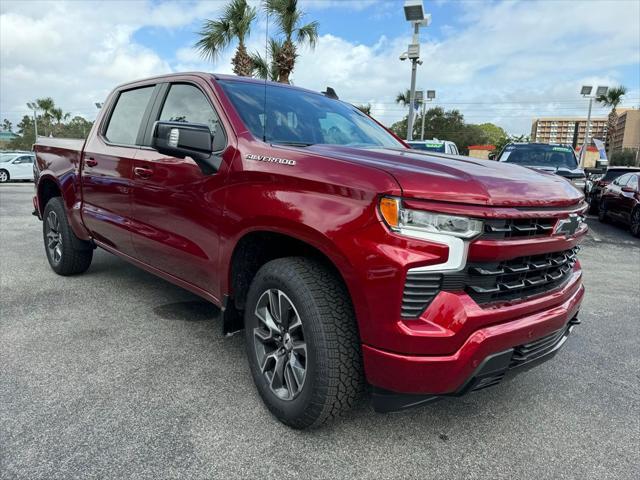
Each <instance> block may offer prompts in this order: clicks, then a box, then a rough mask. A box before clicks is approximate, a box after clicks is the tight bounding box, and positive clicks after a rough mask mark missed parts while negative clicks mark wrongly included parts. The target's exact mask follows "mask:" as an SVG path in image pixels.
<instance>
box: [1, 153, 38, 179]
mask: <svg viewBox="0 0 640 480" xmlns="http://www.w3.org/2000/svg"><path fill="white" fill-rule="evenodd" d="M34 160H35V156H34V154H32V153H28V154H17V155H13V154H12V155H2V157H1V158H0V183H5V182H8V181H10V180H33V162H34Z"/></svg>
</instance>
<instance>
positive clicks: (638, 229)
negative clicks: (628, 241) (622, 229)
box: [629, 206, 640, 237]
mask: <svg viewBox="0 0 640 480" xmlns="http://www.w3.org/2000/svg"><path fill="white" fill-rule="evenodd" d="M629 227H630V228H629V229H630V230H631V234H632V235H633V236H634V237H640V206H638V207H636V208H634V209H633V212H631V223H630V225H629Z"/></svg>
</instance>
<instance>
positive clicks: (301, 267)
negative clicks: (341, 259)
mask: <svg viewBox="0 0 640 480" xmlns="http://www.w3.org/2000/svg"><path fill="white" fill-rule="evenodd" d="M245 341H246V347H247V355H248V357H249V367H250V369H251V374H252V376H253V379H254V381H255V383H256V387H257V389H258V392H259V394H260V396H261V397H262V400H263V401H264V403H265V404H266V406H267V408H268V409H269V410H270V411H271V413H272V414H273V415H274V416H275V417H276V418H277V419H278V420H280V421H281V422H283V423H285V424H287V425H289V426H291V427H293V428H308V427H317V426H320V425H322V424H323V423H325V422H326V421H328V420H330V419H332V418H333V417H336V416H338V415H340V414H341V413H343V412H344V411H346V410H348V409H349V408H350V407H351V406H352V405H353V404H354V403H355V401H356V400H357V398H358V396H359V395H360V393H361V392H362V389H363V385H364V382H363V374H362V361H361V353H360V340H359V336H358V330H357V326H356V321H355V316H354V314H353V308H352V306H351V301H350V299H349V296H348V293H347V291H346V288H345V287H344V285H343V283H342V281H341V280H340V279H339V278H337V276H336V275H335V274H334V273H333V272H332V271H330V270H329V269H328V268H327V267H325V266H324V265H323V264H321V263H319V262H316V261H314V260H311V259H307V258H300V257H291V258H281V259H276V260H273V261H271V262H269V263H267V264H265V265H264V266H263V267H262V268H261V269H260V270H259V271H258V273H257V274H256V277H255V278H254V280H253V282H252V284H251V287H250V289H249V294H248V297H247V308H246V310H245Z"/></svg>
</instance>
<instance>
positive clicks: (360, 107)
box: [354, 103, 371, 115]
mask: <svg viewBox="0 0 640 480" xmlns="http://www.w3.org/2000/svg"><path fill="white" fill-rule="evenodd" d="M354 107H356V108H357V109H358V110H360V111H361V112H362V113H365V114H367V115H371V104H370V103H367V104H366V105H354Z"/></svg>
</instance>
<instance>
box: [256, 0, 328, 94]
mask: <svg viewBox="0 0 640 480" xmlns="http://www.w3.org/2000/svg"><path fill="white" fill-rule="evenodd" d="M265 9H266V11H267V14H269V15H273V16H274V17H275V19H276V20H275V21H276V23H277V25H278V28H279V29H280V34H282V35H283V36H284V41H283V42H282V48H281V49H280V51H279V52H278V56H277V57H274V58H273V63H275V68H276V69H277V72H278V82H280V83H289V76H290V75H291V72H293V69H294V68H295V65H296V59H297V58H298V52H297V50H298V47H299V46H304V45H309V46H310V47H311V48H315V46H316V43H317V41H318V22H311V23H307V24H305V25H301V22H302V17H304V12H303V11H302V10H300V9H298V0H265Z"/></svg>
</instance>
